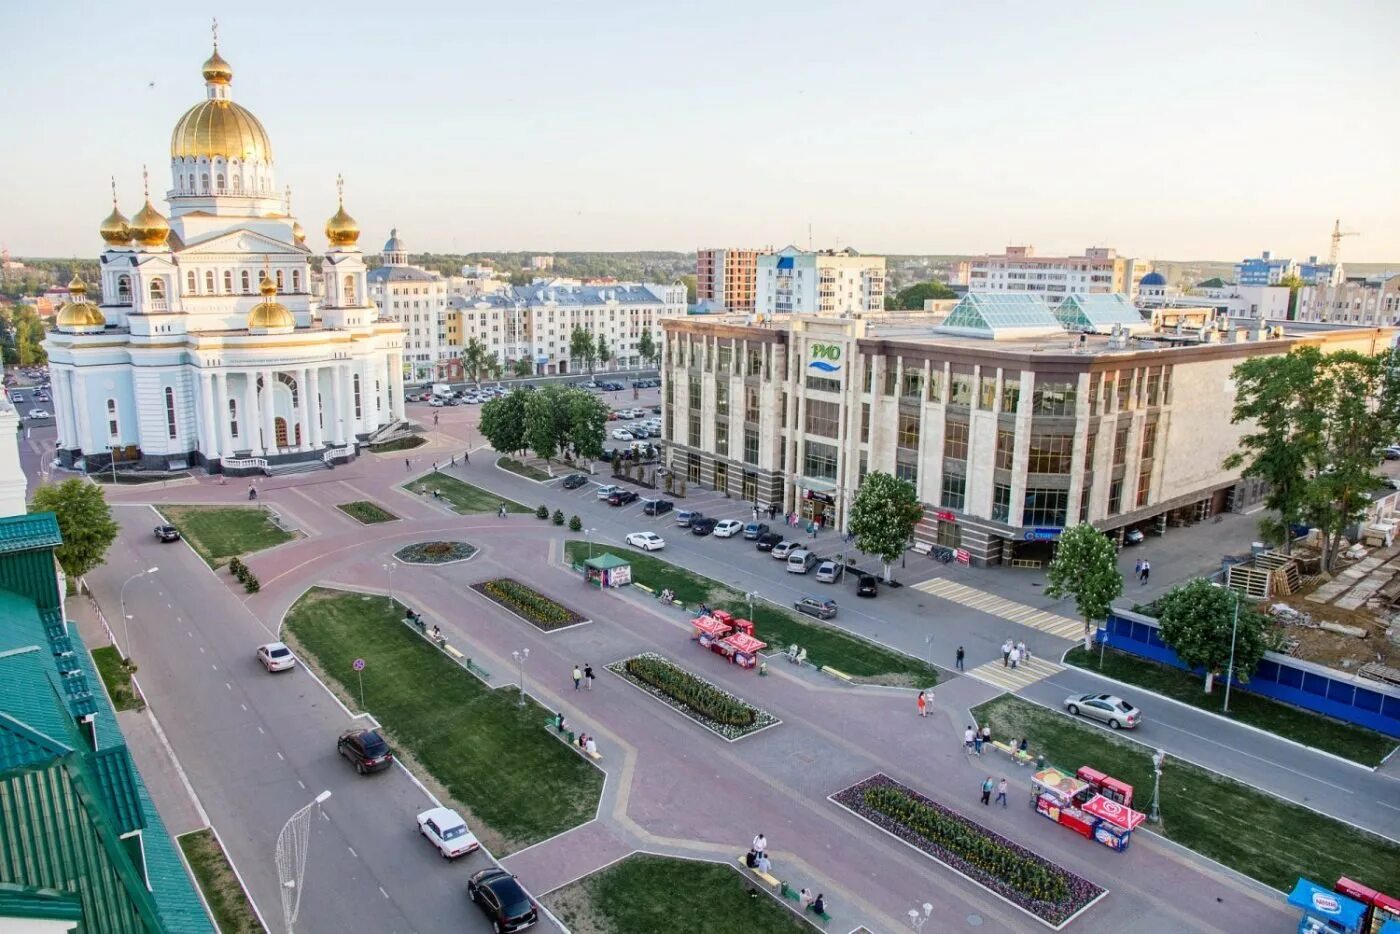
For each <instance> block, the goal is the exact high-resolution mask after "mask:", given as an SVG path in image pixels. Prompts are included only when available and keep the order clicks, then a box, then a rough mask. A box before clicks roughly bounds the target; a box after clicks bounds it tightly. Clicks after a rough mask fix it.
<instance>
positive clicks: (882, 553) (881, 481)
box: [846, 471, 924, 581]
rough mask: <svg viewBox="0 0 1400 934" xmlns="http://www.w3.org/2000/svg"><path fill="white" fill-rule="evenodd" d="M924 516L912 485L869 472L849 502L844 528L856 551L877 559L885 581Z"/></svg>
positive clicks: (886, 475) (895, 478)
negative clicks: (854, 544)
mask: <svg viewBox="0 0 1400 934" xmlns="http://www.w3.org/2000/svg"><path fill="white" fill-rule="evenodd" d="M923 514H924V507H923V504H922V503H921V502H919V494H918V491H917V490H915V489H914V484H912V483H910V482H909V481H908V480H900V479H899V478H897V477H894V476H892V475H890V474H887V473H881V472H880V471H872V472H871V473H869V474H867V475H866V477H865V481H864V482H863V483H861V485H860V491H859V492H858V493H856V498H855V501H854V502H852V503H851V516H850V521H849V522H847V524H846V527H847V529H848V530H849V531H850V532H851V533H852V534H854V535H855V537H856V547H857V548H859V549H860V550H861V551H864V552H866V553H867V554H872V555H876V556H878V557H879V559H880V561H881V563H882V564H883V571H884V576H885V580H887V581H888V580H889V579H890V572H891V566H892V565H893V564H894V559H896V558H898V557H899V556H900V555H901V554H903V552H904V549H905V548H908V547H909V539H910V537H911V536H913V534H914V526H915V525H917V524H918V522H919V519H920V517H922V516H923Z"/></svg>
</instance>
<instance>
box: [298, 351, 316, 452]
mask: <svg viewBox="0 0 1400 934" xmlns="http://www.w3.org/2000/svg"><path fill="white" fill-rule="evenodd" d="M312 372H313V371H312V370H310V369H309V368H307V367H302V368H301V369H299V370H297V371H296V381H297V398H298V401H300V402H301V405H300V406H299V407H298V411H297V421H298V422H299V423H300V424H301V443H300V444H298V445H296V447H298V448H299V449H301V450H303V451H310V450H313V449H314V448H315V447H316V442H315V441H314V440H312V439H313V436H312V434H311V422H312V420H313V419H314V418H315V417H316V416H315V412H314V409H315V406H316V399H315V388H314V387H313V386H312V385H311V373H312ZM292 441H293V442H295V441H296V436H295V435H293V437H292Z"/></svg>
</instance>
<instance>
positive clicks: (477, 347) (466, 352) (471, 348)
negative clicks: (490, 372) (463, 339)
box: [462, 337, 491, 382]
mask: <svg viewBox="0 0 1400 934" xmlns="http://www.w3.org/2000/svg"><path fill="white" fill-rule="evenodd" d="M490 359H491V353H490V351H488V350H487V349H486V345H485V344H483V343H482V342H481V341H479V340H477V339H476V338H475V337H473V338H472V339H471V340H469V341H467V344H466V346H465V347H463V348H462V369H463V370H465V371H466V373H467V378H468V379H470V380H471V381H472V382H477V381H479V380H480V379H481V374H482V373H484V372H486V370H487V369H488V363H489V361H490Z"/></svg>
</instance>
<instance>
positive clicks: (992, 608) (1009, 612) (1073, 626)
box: [912, 577, 1084, 639]
mask: <svg viewBox="0 0 1400 934" xmlns="http://www.w3.org/2000/svg"><path fill="white" fill-rule="evenodd" d="M912 586H913V588H914V589H915V590H922V591H923V592H924V593H928V594H933V595H934V596H935V597H942V598H943V599H944V600H951V601H952V602H954V603H961V604H962V605H963V606H966V607H971V608H972V609H974V610H978V611H980V612H983V613H987V614H990V615H992V616H999V617H1001V618H1002V619H1008V620H1011V621H1012V622H1013V623H1020V624H1021V625H1023V626H1029V627H1030V628H1031V629H1039V630H1040V631H1041V632H1048V633H1050V634H1051V635H1052V636H1059V637H1060V638H1061V639H1077V638H1079V637H1080V636H1081V635H1082V634H1083V632H1084V623H1083V621H1081V620H1077V619H1071V618H1070V617H1068V616H1060V615H1059V614H1056V613H1051V612H1050V611H1048V610H1038V609H1036V608H1035V607H1033V606H1026V605H1025V604H1024V603H1017V602H1015V601H1014V600H1007V599H1005V598H1004V597H998V596H997V595H996V594H990V593H987V592H986V591H982V590H977V589H976V588H974V587H968V586H967V585H965V584H959V583H957V582H956V581H951V580H948V579H947V578H942V577H935V578H933V579H931V580H926V581H922V582H920V583H917V584H913V585H912Z"/></svg>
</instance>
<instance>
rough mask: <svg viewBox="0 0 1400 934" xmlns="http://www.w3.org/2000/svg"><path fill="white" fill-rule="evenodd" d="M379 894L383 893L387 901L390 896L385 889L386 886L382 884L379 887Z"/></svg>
mask: <svg viewBox="0 0 1400 934" xmlns="http://www.w3.org/2000/svg"><path fill="white" fill-rule="evenodd" d="M379 894H380V895H383V896H384V898H385V900H386V901H387V900H388V898H389V893H388V892H386V891H384V886H382V885H381V886H380V887H379Z"/></svg>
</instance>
